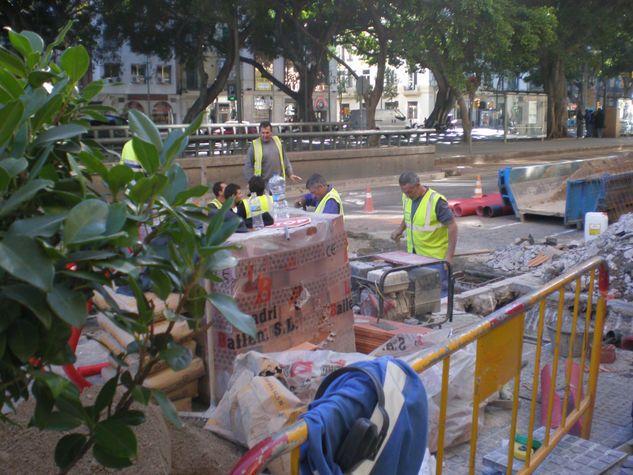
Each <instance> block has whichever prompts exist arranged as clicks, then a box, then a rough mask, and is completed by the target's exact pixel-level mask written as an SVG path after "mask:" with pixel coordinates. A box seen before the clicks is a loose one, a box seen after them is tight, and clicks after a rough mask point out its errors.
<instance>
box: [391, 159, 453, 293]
mask: <svg viewBox="0 0 633 475" xmlns="http://www.w3.org/2000/svg"><path fill="white" fill-rule="evenodd" d="M398 182H399V184H400V189H401V190H402V208H403V211H404V218H403V219H402V222H401V223H400V225H399V226H398V228H397V229H396V230H395V231H394V232H393V233H391V239H393V240H394V241H396V242H397V241H398V240H399V239H400V237H401V236H402V234H403V233H404V231H405V230H406V231H407V252H410V253H413V254H419V255H422V256H428V257H433V258H435V259H444V260H446V261H448V262H449V263H450V264H451V265H452V264H453V256H454V254H455V246H456V245H457V223H456V222H455V215H454V214H453V211H451V209H450V208H449V206H448V202H447V201H446V198H444V197H443V196H442V195H440V194H439V193H438V192H436V191H434V190H432V189H431V188H428V187H426V186H424V185H422V184H420V177H419V176H418V175H417V174H416V173H414V172H411V171H407V172H404V173H403V174H402V175H400V178H399V180H398ZM437 268H438V270H439V271H440V278H441V280H442V296H445V295H446V293H447V291H448V279H447V274H446V270H445V269H444V266H443V265H441V264H440V265H438V266H437Z"/></svg>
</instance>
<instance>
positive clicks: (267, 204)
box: [237, 176, 274, 228]
mask: <svg viewBox="0 0 633 475" xmlns="http://www.w3.org/2000/svg"><path fill="white" fill-rule="evenodd" d="M248 189H249V190H250V192H251V193H255V194H256V195H257V198H258V199H259V202H260V206H261V209H262V218H263V220H264V226H270V225H271V224H273V223H274V219H273V217H272V215H271V214H270V213H269V211H272V208H273V197H272V196H270V195H268V194H266V183H265V182H264V179H263V178H262V177H261V176H252V177H251V179H250V180H249V182H248ZM237 215H238V216H239V217H240V218H242V219H244V222H245V224H246V227H247V228H252V227H253V216H251V209H250V207H249V206H248V200H247V199H244V200H242V201H241V202H240V203H239V204H238V205H237Z"/></svg>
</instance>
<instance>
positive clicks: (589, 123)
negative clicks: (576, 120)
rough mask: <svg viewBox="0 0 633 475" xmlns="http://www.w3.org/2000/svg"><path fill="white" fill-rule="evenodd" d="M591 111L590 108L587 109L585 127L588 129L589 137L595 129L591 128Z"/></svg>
mask: <svg viewBox="0 0 633 475" xmlns="http://www.w3.org/2000/svg"><path fill="white" fill-rule="evenodd" d="M591 118H592V115H591V111H590V110H589V109H586V110H585V128H586V129H587V135H586V136H587V137H591V134H592V133H593V130H591Z"/></svg>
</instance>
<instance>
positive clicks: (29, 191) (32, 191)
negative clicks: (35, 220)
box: [0, 121, 53, 216]
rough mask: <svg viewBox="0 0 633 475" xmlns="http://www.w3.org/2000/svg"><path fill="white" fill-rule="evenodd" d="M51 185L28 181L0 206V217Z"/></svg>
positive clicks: (48, 181) (43, 182)
mask: <svg viewBox="0 0 633 475" xmlns="http://www.w3.org/2000/svg"><path fill="white" fill-rule="evenodd" d="M0 122H1V121H0ZM52 185H53V182H52V181H50V180H40V179H35V180H31V181H29V182H28V183H27V184H26V185H24V186H22V187H20V188H18V190H17V191H16V192H15V193H13V194H12V195H11V196H10V197H9V199H8V200H6V201H5V202H4V203H3V204H2V205H1V207H0V216H4V215H6V214H8V213H10V212H11V211H13V210H14V209H15V208H17V207H18V206H20V205H21V204H22V203H24V202H25V201H28V200H30V199H31V198H33V197H34V196H35V195H36V194H37V193H38V191H40V190H43V189H46V188H50V187H51V186H52Z"/></svg>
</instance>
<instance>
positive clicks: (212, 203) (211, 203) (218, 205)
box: [209, 198, 222, 209]
mask: <svg viewBox="0 0 633 475" xmlns="http://www.w3.org/2000/svg"><path fill="white" fill-rule="evenodd" d="M209 206H210V207H212V208H215V209H220V208H221V207H222V203H220V200H219V199H217V198H213V199H212V200H211V201H209Z"/></svg>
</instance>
